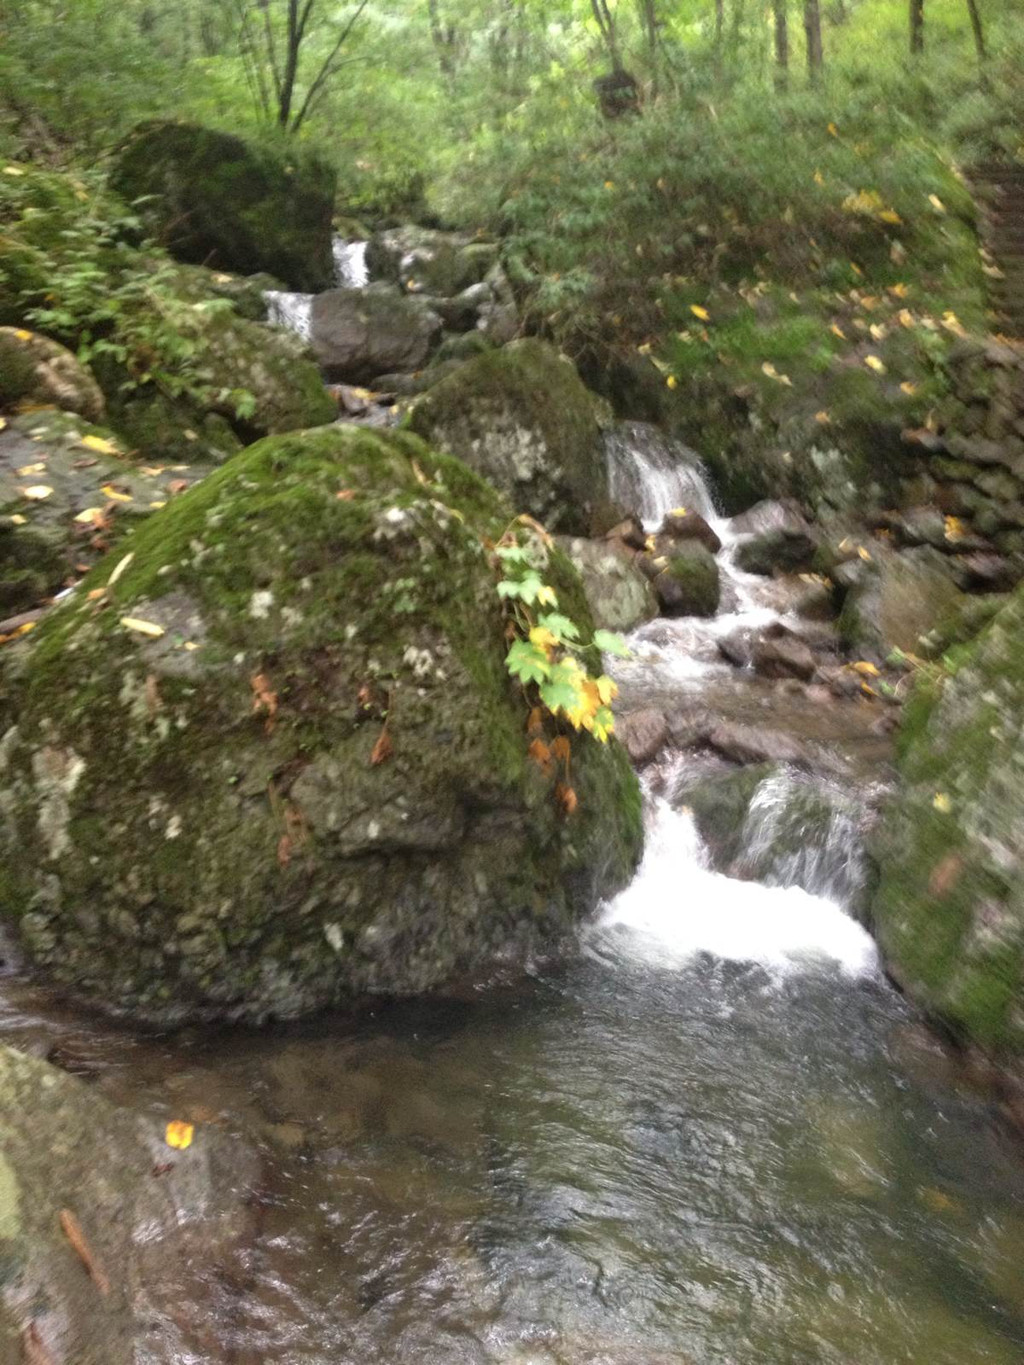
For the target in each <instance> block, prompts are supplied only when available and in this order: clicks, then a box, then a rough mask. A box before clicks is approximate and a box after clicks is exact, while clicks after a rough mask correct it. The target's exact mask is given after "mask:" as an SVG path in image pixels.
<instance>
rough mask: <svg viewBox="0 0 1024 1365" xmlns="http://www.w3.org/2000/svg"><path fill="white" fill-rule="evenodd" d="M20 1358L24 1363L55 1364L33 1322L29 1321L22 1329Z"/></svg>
mask: <svg viewBox="0 0 1024 1365" xmlns="http://www.w3.org/2000/svg"><path fill="white" fill-rule="evenodd" d="M21 1358H22V1360H23V1361H24V1362H25V1365H56V1360H55V1359H54V1357H53V1356H52V1355H51V1354H50V1352H49V1350H48V1349H47V1347H46V1344H45V1342H44V1341H43V1339H42V1337H41V1336H40V1335H39V1328H38V1327H37V1326H36V1325H35V1323H34V1322H30V1323H29V1325H28V1326H27V1327H25V1328H23V1330H22V1333H21Z"/></svg>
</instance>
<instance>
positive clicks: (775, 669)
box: [752, 633, 815, 682]
mask: <svg viewBox="0 0 1024 1365" xmlns="http://www.w3.org/2000/svg"><path fill="white" fill-rule="evenodd" d="M752 663H753V666H754V671H755V672H756V673H760V674H761V676H762V677H764V678H799V679H801V681H803V682H809V681H810V680H811V678H812V677H813V676H814V670H815V659H814V655H813V654H812V653H811V651H810V649H809V648H808V646H807V645H806V644H805V642H804V641H803V640H800V639H798V638H797V637H796V636H795V635H790V634H788V633H787V634H780V635H775V636H765V637H762V638H761V639H760V640H758V641H757V643H756V644H755V645H754V648H753V652H752Z"/></svg>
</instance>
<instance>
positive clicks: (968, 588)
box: [952, 554, 1024, 593]
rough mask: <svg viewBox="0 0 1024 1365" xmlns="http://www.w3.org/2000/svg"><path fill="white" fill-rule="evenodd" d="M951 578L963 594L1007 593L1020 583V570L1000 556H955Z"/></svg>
mask: <svg viewBox="0 0 1024 1365" xmlns="http://www.w3.org/2000/svg"><path fill="white" fill-rule="evenodd" d="M952 568H953V576H954V578H955V580H956V583H957V585H958V587H960V588H963V589H964V591H965V592H987V593H992V592H995V593H1000V592H1007V591H1009V589H1010V588H1012V587H1013V586H1014V585H1015V584H1017V583H1019V582H1020V579H1021V575H1022V568H1024V566H1022V565H1020V564H1014V563H1012V562H1011V561H1010V560H1009V559H1005V558H1004V557H1003V556H1002V555H995V554H969V555H957V556H956V558H955V560H954V561H953V565H952Z"/></svg>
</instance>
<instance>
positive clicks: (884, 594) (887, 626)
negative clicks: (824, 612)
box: [839, 546, 962, 659]
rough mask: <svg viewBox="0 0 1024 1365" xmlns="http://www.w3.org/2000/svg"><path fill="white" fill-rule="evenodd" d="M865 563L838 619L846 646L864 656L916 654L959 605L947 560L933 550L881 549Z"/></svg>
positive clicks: (923, 548)
mask: <svg viewBox="0 0 1024 1365" xmlns="http://www.w3.org/2000/svg"><path fill="white" fill-rule="evenodd" d="M862 563H863V568H861V569H860V570H859V571H858V574H857V581H856V582H855V583H854V584H853V585H852V586H851V588H850V590H849V592H848V594H847V597H846V600H845V602H844V603H843V609H842V612H841V613H840V617H839V632H840V635H841V636H842V638H843V640H844V642H845V643H846V644H847V645H848V646H849V647H850V648H851V649H853V650H855V651H857V652H859V653H860V654H862V655H863V654H874V655H875V656H877V657H878V658H882V659H884V658H886V657H888V655H889V654H890V653H891V651H892V650H893V649H894V648H899V649H902V650H903V651H904V652H906V653H908V654H913V653H916V651H917V649H918V643H919V641H920V638H921V636H923V635H925V634H927V632H928V631H929V630H931V629H932V628H933V627H934V626H935V625H937V624H938V623H939V622H940V621H942V620H945V619H946V618H947V617H948V616H950V615H951V614H953V613H954V612H955V611H956V610H957V608H958V605H959V603H960V601H961V597H962V595H961V593H960V590H959V588H958V587H957V586H956V584H955V582H954V581H953V576H952V571H951V569H950V567H949V564H948V562H947V560H946V558H945V556H943V555H941V554H940V553H939V552H938V551H937V550H935V549H933V548H932V547H931V546H921V547H920V548H918V549H914V550H906V551H903V552H902V553H895V552H893V551H890V550H886V549H885V548H884V547H882V546H877V547H876V548H875V549H873V550H872V558H871V560H870V561H862Z"/></svg>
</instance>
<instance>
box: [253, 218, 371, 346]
mask: <svg viewBox="0 0 1024 1365" xmlns="http://www.w3.org/2000/svg"><path fill="white" fill-rule="evenodd" d="M368 246H369V242H346V241H345V240H344V239H343V238H342V237H335V238H334V241H333V243H332V251H333V254H334V279H335V283H336V284H337V286H338V288H339V289H365V288H366V285H367V284H368V283H369V279H370V272H369V268H368V267H367V264H366V251H367V247H368ZM263 297H264V298H265V299H266V301H267V321H268V322H269V323H270V324H271V326H272V327H284V328H286V329H287V330H288V331H290V332H295V333H296V334H297V335H298V336H300V337H302V339H303V341H308V340H309V338H310V333H311V330H312V317H313V295H312V294H292V293H289V292H287V291H286V290H283V289H268V290H267V292H266V293H265V294H264V296H263Z"/></svg>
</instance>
